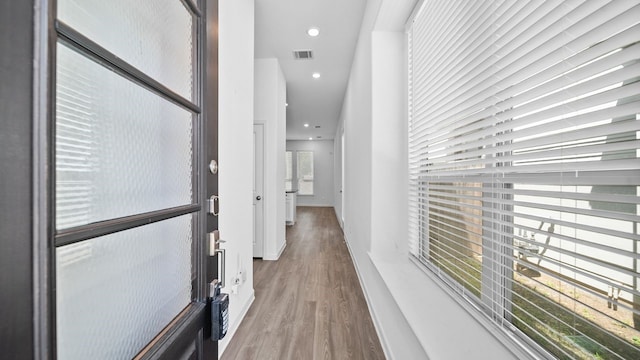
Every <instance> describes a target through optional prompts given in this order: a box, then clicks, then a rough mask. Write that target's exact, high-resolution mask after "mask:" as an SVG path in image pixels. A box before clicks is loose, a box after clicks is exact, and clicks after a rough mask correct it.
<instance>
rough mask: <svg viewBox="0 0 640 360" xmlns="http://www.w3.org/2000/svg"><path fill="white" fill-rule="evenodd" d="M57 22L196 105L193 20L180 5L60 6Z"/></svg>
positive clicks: (155, 1) (101, 0)
mask: <svg viewBox="0 0 640 360" xmlns="http://www.w3.org/2000/svg"><path fill="white" fill-rule="evenodd" d="M58 18H59V19H60V20H62V21H63V22H64V23H66V24H67V25H69V26H71V27H72V28H74V29H75V30H76V31H79V32H80V33H81V34H83V35H84V36H86V37H88V38H89V39H91V40H92V41H94V42H96V43H97V44H98V45H100V46H102V47H104V48H105V49H107V50H109V51H110V52H112V53H114V54H115V55H116V56H118V57H120V58H122V59H123V60H124V61H126V62H128V63H129V64H131V65H133V66H135V67H136V68H138V69H139V70H141V71H142V72H144V73H146V74H147V75H149V76H151V77H152V78H154V79H156V80H157V81H159V82H161V83H162V84H164V85H165V86H167V87H168V88H170V89H171V90H173V91H175V92H176V93H178V94H180V95H182V96H183V97H185V98H187V99H192V83H193V65H192V63H193V62H192V61H193V38H192V36H193V27H192V22H193V19H192V15H191V14H190V12H189V10H187V8H185V6H184V5H183V4H182V2H181V1H180V0H147V1H142V0H108V1H105V0H59V1H58Z"/></svg>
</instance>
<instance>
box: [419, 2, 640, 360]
mask: <svg viewBox="0 0 640 360" xmlns="http://www.w3.org/2000/svg"><path fill="white" fill-rule="evenodd" d="M639 4H640V2H639V1H562V2H560V1H546V2H545V1H530V2H529V1H450V0H426V1H424V2H423V3H422V4H421V8H420V9H419V11H418V12H417V13H416V15H415V17H414V18H413V19H412V21H411V23H410V24H409V26H408V38H409V39H408V40H409V46H408V57H409V181H410V184H409V187H410V194H409V197H410V199H409V204H410V209H409V215H410V219H409V234H410V243H411V252H412V254H413V255H414V256H415V257H416V258H417V259H418V260H419V261H420V262H422V263H423V264H425V266H426V267H427V268H428V269H430V270H431V271H433V272H434V273H436V274H437V275H438V276H440V277H441V279H442V281H443V282H444V283H446V284H448V285H449V286H451V287H452V288H453V289H455V290H456V291H457V293H458V294H459V296H461V297H464V298H465V299H468V300H469V301H470V302H473V303H475V304H476V305H480V307H481V308H482V309H484V311H485V312H486V314H487V318H488V319H492V321H495V322H496V324H498V325H499V326H501V327H502V328H503V329H504V330H505V331H508V332H514V333H515V334H518V335H519V336H520V337H521V338H522V339H523V344H527V343H528V344H530V345H531V348H533V349H536V350H537V351H539V352H540V353H541V354H544V355H546V356H552V357H557V358H563V359H565V358H566V359H573V358H584V359H593V358H595V359H640V284H639V283H638V265H639V264H638V262H639V261H640V230H639V225H638V222H639V221H640V150H639V149H640V147H639V146H638V145H639V144H640V115H639V113H640V81H639V80H640V61H639V59H640V5H639Z"/></svg>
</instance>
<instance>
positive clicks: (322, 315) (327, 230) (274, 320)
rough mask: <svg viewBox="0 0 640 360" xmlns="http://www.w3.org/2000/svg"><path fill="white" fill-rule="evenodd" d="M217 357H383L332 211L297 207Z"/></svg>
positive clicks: (258, 265) (259, 267)
mask: <svg viewBox="0 0 640 360" xmlns="http://www.w3.org/2000/svg"><path fill="white" fill-rule="evenodd" d="M253 266H254V288H255V292H256V299H255V301H254V303H253V305H252V306H251V309H250V310H249V312H248V313H247V316H246V317H245V319H244V321H243V322H242V324H240V327H239V328H238V331H237V332H236V334H235V336H234V338H233V339H232V340H231V342H230V343H229V346H228V347H227V349H226V350H225V352H224V354H222V357H221V359H223V360H231V359H384V354H383V352H382V348H381V346H380V341H379V339H378V335H377V334H376V331H375V329H374V327H373V323H372V321H371V316H370V314H369V310H368V308H367V304H366V302H365V299H364V296H363V293H362V289H361V287H360V282H359V281H358V277H357V275H356V272H355V269H354V267H353V263H352V261H351V257H350V256H349V251H348V249H347V246H346V244H345V243H344V240H343V236H342V231H341V229H340V227H339V225H338V222H337V220H336V216H335V212H334V210H333V208H312V207H298V209H297V222H296V224H295V225H294V226H291V227H289V226H288V227H287V247H286V249H285V251H284V252H283V254H282V256H281V257H280V259H279V260H278V261H262V260H254V262H253Z"/></svg>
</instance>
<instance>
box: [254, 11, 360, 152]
mask: <svg viewBox="0 0 640 360" xmlns="http://www.w3.org/2000/svg"><path fill="white" fill-rule="evenodd" d="M365 5H366V0H256V1H255V22H256V23H255V57H256V58H257V59H261V58H277V59H278V61H279V63H280V67H281V68H282V71H283V73H284V76H285V79H286V81H287V103H288V104H289V105H288V107H287V140H308V139H309V138H312V139H314V140H320V139H333V138H334V136H335V133H336V126H337V123H338V119H339V117H340V111H341V109H342V101H343V98H344V94H345V90H346V87H347V82H348V79H349V72H350V70H351V63H352V61H353V54H354V52H355V47H356V43H357V39H358V33H359V31H360V25H361V23H362V17H363V15H364V10H365ZM311 27H316V28H318V29H319V30H320V35H319V36H317V37H311V36H309V35H308V34H307V30H308V29H309V28H311ZM295 50H311V51H312V52H313V59H311V60H296V59H295V58H294V55H293V52H294V51H295ZM314 72H318V73H320V78H318V79H314V78H313V77H312V74H313V73H314ZM304 124H309V127H304ZM317 127H319V128H317ZM318 136H320V138H318Z"/></svg>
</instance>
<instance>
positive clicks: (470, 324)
mask: <svg viewBox="0 0 640 360" xmlns="http://www.w3.org/2000/svg"><path fill="white" fill-rule="evenodd" d="M415 3H416V0H370V1H368V3H367V10H366V14H365V19H364V21H363V25H362V29H361V32H360V37H359V40H358V46H357V49H356V55H355V58H354V62H353V65H352V69H351V75H350V79H349V86H348V89H347V92H346V95H345V99H344V105H343V109H342V113H341V119H340V124H339V125H338V130H337V132H336V136H335V139H340V135H341V132H342V129H344V133H345V137H346V140H345V141H346V144H345V149H340V143H339V141H337V140H336V146H335V147H336V151H335V153H336V154H338V153H339V151H340V150H343V151H345V166H344V171H345V183H344V184H340V180H339V179H340V178H339V177H338V176H336V183H335V190H334V191H335V192H336V193H338V192H339V189H340V187H341V186H342V188H343V191H344V196H345V205H344V209H342V211H343V216H344V221H345V223H344V232H345V238H346V240H347V244H348V246H349V249H350V251H351V253H352V257H353V260H354V263H355V265H356V269H357V272H358V275H359V277H360V280H361V283H362V285H363V289H364V291H365V295H366V297H367V302H368V304H369V307H370V310H371V313H372V316H373V319H374V323H375V324H376V329H377V330H378V332H379V334H380V336H381V341H382V343H383V347H384V349H385V352H386V354H387V356H388V358H390V359H425V358H429V357H430V358H433V359H467V358H481V357H482V356H483V355H486V356H488V357H490V358H492V359H513V358H517V357H520V356H523V355H522V354H521V353H518V354H517V355H516V354H514V353H512V352H511V350H510V349H509V348H508V347H507V346H505V345H504V342H502V341H501V340H498V337H497V336H495V335H494V332H495V331H490V330H488V328H487V327H485V326H484V325H482V323H481V322H480V321H478V320H477V319H476V317H475V316H474V315H473V312H469V311H467V310H466V309H465V308H463V307H462V306H460V305H459V304H458V303H457V302H456V301H455V300H454V298H452V297H451V296H450V295H449V294H448V293H447V292H446V291H445V290H444V289H443V288H442V287H440V286H439V285H438V283H436V282H435V281H433V280H432V278H431V277H429V276H427V275H426V274H425V273H424V272H423V271H422V270H420V269H419V268H418V267H417V266H416V265H415V264H413V263H412V262H411V261H409V257H408V244H407V239H408V236H407V228H408V220H407V206H408V205H407V192H408V190H407V182H408V180H407V172H408V171H407V139H406V136H407V135H406V134H407V129H406V126H407V125H406V110H405V109H406V81H405V79H406V69H405V64H406V59H405V55H404V52H405V46H406V45H405V40H404V39H405V38H404V32H403V29H404V24H405V22H406V20H407V18H408V16H409V13H410V12H411V9H412V7H413V5H414V4H415ZM335 159H336V161H335V169H336V170H335V172H336V174H338V173H339V171H340V169H341V166H342V164H341V159H340V157H339V156H336V158H335ZM335 198H336V201H338V200H339V196H338V195H336V197H335ZM363 209H369V211H365V210H363ZM336 213H337V215H338V217H339V216H340V211H339V210H338V209H336ZM514 351H515V350H514Z"/></svg>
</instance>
